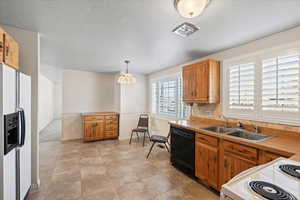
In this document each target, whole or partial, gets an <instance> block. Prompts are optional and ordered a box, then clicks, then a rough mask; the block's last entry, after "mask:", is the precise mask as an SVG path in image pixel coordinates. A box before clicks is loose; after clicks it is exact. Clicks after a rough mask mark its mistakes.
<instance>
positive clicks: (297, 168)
mask: <svg viewBox="0 0 300 200" xmlns="http://www.w3.org/2000/svg"><path fill="white" fill-rule="evenodd" d="M279 169H280V170H281V171H283V172H284V173H286V174H288V175H290V176H293V177H295V178H298V179H300V165H291V164H282V165H280V166H279Z"/></svg>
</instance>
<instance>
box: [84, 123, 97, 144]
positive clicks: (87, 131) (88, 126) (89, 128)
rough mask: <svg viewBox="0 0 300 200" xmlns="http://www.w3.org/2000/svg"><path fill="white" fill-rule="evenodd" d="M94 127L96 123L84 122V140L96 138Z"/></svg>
mask: <svg viewBox="0 0 300 200" xmlns="http://www.w3.org/2000/svg"><path fill="white" fill-rule="evenodd" d="M94 127H95V123H94V122H92V121H91V122H89V121H87V122H84V140H85V141H92V140H94V138H95V137H94Z"/></svg>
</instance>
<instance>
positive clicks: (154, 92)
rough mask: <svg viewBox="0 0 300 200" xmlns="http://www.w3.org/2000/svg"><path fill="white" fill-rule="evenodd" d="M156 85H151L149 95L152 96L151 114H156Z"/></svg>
mask: <svg viewBox="0 0 300 200" xmlns="http://www.w3.org/2000/svg"><path fill="white" fill-rule="evenodd" d="M157 92H158V91H157V83H156V82H155V83H152V91H151V94H152V97H151V106H152V113H157V100H158V97H157V95H158V94H157Z"/></svg>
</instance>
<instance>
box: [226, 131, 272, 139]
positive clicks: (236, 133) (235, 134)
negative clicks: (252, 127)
mask: <svg viewBox="0 0 300 200" xmlns="http://www.w3.org/2000/svg"><path fill="white" fill-rule="evenodd" d="M227 135H229V136H233V137H238V138H241V139H246V140H251V141H257V142H258V141H263V140H265V139H268V138H270V137H271V136H270V135H266V134H263V133H255V132H250V131H246V130H243V129H234V131H233V132H231V133H228V134H227Z"/></svg>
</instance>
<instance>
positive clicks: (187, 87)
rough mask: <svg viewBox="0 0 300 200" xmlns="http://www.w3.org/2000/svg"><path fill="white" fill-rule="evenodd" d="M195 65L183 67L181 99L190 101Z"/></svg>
mask: <svg viewBox="0 0 300 200" xmlns="http://www.w3.org/2000/svg"><path fill="white" fill-rule="evenodd" d="M195 77H196V74H195V66H193V65H190V66H187V67H184V68H183V100H184V101H192V100H193V98H194V94H195Z"/></svg>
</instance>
